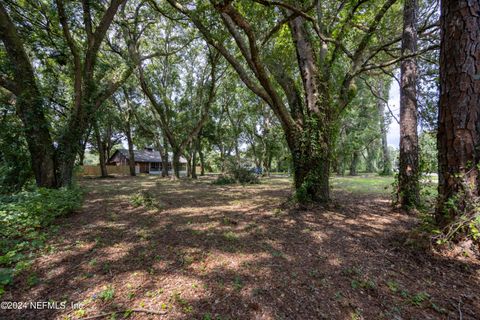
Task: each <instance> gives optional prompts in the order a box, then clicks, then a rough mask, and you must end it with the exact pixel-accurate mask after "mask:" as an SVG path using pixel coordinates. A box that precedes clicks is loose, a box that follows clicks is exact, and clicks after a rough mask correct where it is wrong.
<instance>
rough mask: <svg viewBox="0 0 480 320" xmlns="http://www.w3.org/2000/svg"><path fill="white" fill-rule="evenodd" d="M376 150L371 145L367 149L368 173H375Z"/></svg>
mask: <svg viewBox="0 0 480 320" xmlns="http://www.w3.org/2000/svg"><path fill="white" fill-rule="evenodd" d="M375 167H376V166H375V149H374V146H372V145H371V144H370V145H369V146H368V147H367V172H368V173H372V172H375Z"/></svg>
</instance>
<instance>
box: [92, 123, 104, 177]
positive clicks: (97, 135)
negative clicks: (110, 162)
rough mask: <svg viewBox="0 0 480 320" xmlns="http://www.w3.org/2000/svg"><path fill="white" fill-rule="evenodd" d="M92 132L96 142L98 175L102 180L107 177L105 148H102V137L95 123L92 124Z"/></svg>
mask: <svg viewBox="0 0 480 320" xmlns="http://www.w3.org/2000/svg"><path fill="white" fill-rule="evenodd" d="M93 130H94V132H95V139H96V141H97V150H98V160H99V162H100V175H101V177H102V178H105V177H107V176H108V172H107V164H106V161H105V148H104V146H103V141H102V137H101V135H100V130H99V129H98V124H97V122H96V121H95V122H94V124H93Z"/></svg>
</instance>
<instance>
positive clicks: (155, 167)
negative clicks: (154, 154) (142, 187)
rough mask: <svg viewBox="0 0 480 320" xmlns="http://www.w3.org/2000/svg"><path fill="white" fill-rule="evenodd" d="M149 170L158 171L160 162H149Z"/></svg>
mask: <svg viewBox="0 0 480 320" xmlns="http://www.w3.org/2000/svg"><path fill="white" fill-rule="evenodd" d="M150 170H152V171H159V170H160V162H152V163H150Z"/></svg>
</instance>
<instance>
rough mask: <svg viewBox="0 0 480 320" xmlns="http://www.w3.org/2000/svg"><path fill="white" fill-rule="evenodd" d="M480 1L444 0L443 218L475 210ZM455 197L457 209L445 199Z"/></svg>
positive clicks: (440, 136)
mask: <svg viewBox="0 0 480 320" xmlns="http://www.w3.org/2000/svg"><path fill="white" fill-rule="evenodd" d="M479 12H480V3H479V2H478V1H467V0H443V1H442V12H441V28H442V33H441V34H442V35H441V39H442V44H441V49H440V110H439V121H438V136H437V139H438V140H437V141H438V162H439V177H438V182H439V184H438V193H439V202H438V204H439V205H438V208H437V213H436V217H437V221H438V222H439V223H440V224H441V225H445V224H447V223H449V222H450V221H452V220H453V219H455V218H456V215H458V214H462V213H463V212H465V211H467V210H470V209H471V208H468V207H469V204H472V202H473V200H474V199H475V198H477V197H478V196H479V193H480V191H479V190H480V188H479V183H480V181H479V180H480V177H479V172H478V171H479V161H480V119H479V115H480V81H479V80H478V74H479V70H480V50H479V48H480V15H479V14H478V13H479ZM449 200H455V210H452V208H451V207H448V206H446V205H445V204H446V203H447V202H448V201H449Z"/></svg>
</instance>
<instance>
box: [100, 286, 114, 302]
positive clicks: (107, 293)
mask: <svg viewBox="0 0 480 320" xmlns="http://www.w3.org/2000/svg"><path fill="white" fill-rule="evenodd" d="M114 296H115V289H114V288H113V287H112V286H107V287H104V289H103V290H102V291H100V293H99V294H98V297H99V298H100V299H102V300H103V301H110V300H113V297H114Z"/></svg>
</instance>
